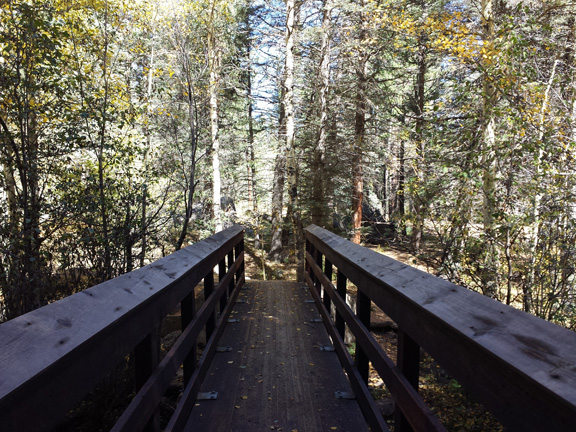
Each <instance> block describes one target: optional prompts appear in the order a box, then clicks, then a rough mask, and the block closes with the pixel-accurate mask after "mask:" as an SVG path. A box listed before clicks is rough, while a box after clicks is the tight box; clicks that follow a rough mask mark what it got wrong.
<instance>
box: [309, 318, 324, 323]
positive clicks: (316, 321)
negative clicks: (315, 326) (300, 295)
mask: <svg viewBox="0 0 576 432" xmlns="http://www.w3.org/2000/svg"><path fill="white" fill-rule="evenodd" d="M310 322H311V323H321V322H322V318H313V319H311V320H310Z"/></svg>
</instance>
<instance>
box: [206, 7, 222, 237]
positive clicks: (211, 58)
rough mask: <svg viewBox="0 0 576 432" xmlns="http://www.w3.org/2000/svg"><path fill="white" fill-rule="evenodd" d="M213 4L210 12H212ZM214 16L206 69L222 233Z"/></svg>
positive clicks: (216, 204)
mask: <svg viewBox="0 0 576 432" xmlns="http://www.w3.org/2000/svg"><path fill="white" fill-rule="evenodd" d="M214 7H215V6H214V4H213V5H212V11H214ZM215 31H216V30H215V28H214V16H212V22H211V28H210V30H209V35H208V67H209V69H210V83H209V93H210V129H211V132H212V208H213V212H214V231H215V232H219V231H222V209H221V206H220V198H221V193H220V189H221V180H220V154H219V153H220V136H219V133H220V131H219V125H218V115H219V113H218V89H219V84H220V63H221V55H222V54H221V52H220V48H219V47H218V44H217V42H216V34H215Z"/></svg>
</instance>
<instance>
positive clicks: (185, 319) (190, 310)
mask: <svg viewBox="0 0 576 432" xmlns="http://www.w3.org/2000/svg"><path fill="white" fill-rule="evenodd" d="M180 315H181V320H182V331H184V330H185V329H186V327H188V324H190V323H191V322H192V320H193V319H194V317H195V316H196V296H195V293H194V287H193V288H192V290H191V292H190V294H188V295H187V296H186V297H184V299H183V300H182V302H181V303H180ZM197 346H198V345H197V343H196V342H195V343H194V345H193V346H192V349H191V350H190V352H189V353H188V355H187V356H186V358H185V359H184V363H183V368H184V385H185V386H186V385H187V384H188V381H190V377H191V376H192V374H193V373H194V370H195V369H196V356H197V349H198V348H197Z"/></svg>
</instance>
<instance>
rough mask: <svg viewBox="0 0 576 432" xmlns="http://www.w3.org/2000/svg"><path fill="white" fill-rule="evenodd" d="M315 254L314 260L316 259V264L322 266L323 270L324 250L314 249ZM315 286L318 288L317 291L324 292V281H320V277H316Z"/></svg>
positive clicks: (319, 293)
mask: <svg viewBox="0 0 576 432" xmlns="http://www.w3.org/2000/svg"><path fill="white" fill-rule="evenodd" d="M314 252H315V255H314V261H316V265H317V266H318V267H320V271H322V258H323V256H322V252H320V251H319V250H318V249H315V250H314ZM314 287H315V288H316V291H317V292H318V295H321V294H322V283H321V282H320V278H319V277H316V276H315V277H314Z"/></svg>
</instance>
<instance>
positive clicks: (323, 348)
mask: <svg viewBox="0 0 576 432" xmlns="http://www.w3.org/2000/svg"><path fill="white" fill-rule="evenodd" d="M320 351H326V352H334V347H333V346H332V345H325V346H321V347H320Z"/></svg>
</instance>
